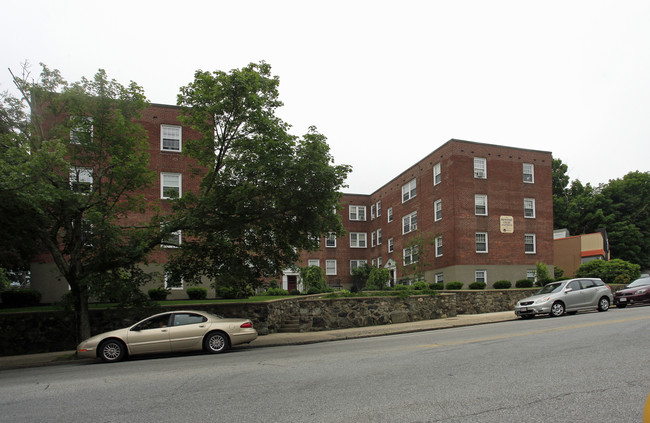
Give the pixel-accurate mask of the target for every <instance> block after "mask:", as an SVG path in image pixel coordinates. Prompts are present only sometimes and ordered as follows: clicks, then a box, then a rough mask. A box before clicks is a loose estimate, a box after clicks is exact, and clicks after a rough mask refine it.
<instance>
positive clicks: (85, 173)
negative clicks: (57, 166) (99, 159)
mask: <svg viewBox="0 0 650 423" xmlns="http://www.w3.org/2000/svg"><path fill="white" fill-rule="evenodd" d="M69 182H70V189H71V190H72V191H74V192H76V193H79V194H87V193H89V192H91V191H92V190H93V182H94V180H93V169H92V168H91V167H83V166H73V167H72V168H71V169H70V180H69ZM75 184H77V185H76V187H77V188H75ZM81 184H84V185H85V184H88V190H80V189H79V187H80V186H81Z"/></svg>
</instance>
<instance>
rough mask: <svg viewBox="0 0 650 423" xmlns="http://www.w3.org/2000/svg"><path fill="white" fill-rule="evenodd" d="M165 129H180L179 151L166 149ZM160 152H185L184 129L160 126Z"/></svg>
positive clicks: (173, 126) (175, 126)
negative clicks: (164, 142)
mask: <svg viewBox="0 0 650 423" xmlns="http://www.w3.org/2000/svg"><path fill="white" fill-rule="evenodd" d="M165 128H174V129H178V149H177V150H174V149H170V148H165V146H164V144H163V134H164V130H165ZM160 151H170V152H174V153H180V152H181V151H183V127H182V126H179V125H165V124H162V125H160Z"/></svg>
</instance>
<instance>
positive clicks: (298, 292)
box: [289, 288, 300, 295]
mask: <svg viewBox="0 0 650 423" xmlns="http://www.w3.org/2000/svg"><path fill="white" fill-rule="evenodd" d="M289 295H300V290H299V289H296V288H294V289H292V290H291V291H289Z"/></svg>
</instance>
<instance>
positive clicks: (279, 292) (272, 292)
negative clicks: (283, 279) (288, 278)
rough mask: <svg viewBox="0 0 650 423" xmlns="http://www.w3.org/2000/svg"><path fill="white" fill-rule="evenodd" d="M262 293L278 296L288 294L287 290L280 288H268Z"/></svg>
mask: <svg viewBox="0 0 650 423" xmlns="http://www.w3.org/2000/svg"><path fill="white" fill-rule="evenodd" d="M262 295H269V296H271V297H280V296H283V295H289V291H287V290H286V289H282V288H269V289H267V290H266V292H264V293H262Z"/></svg>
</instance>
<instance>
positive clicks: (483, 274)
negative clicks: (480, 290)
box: [474, 270, 487, 284]
mask: <svg viewBox="0 0 650 423" xmlns="http://www.w3.org/2000/svg"><path fill="white" fill-rule="evenodd" d="M474 280H475V281H476V282H483V283H485V284H487V270H477V271H475V272H474Z"/></svg>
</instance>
